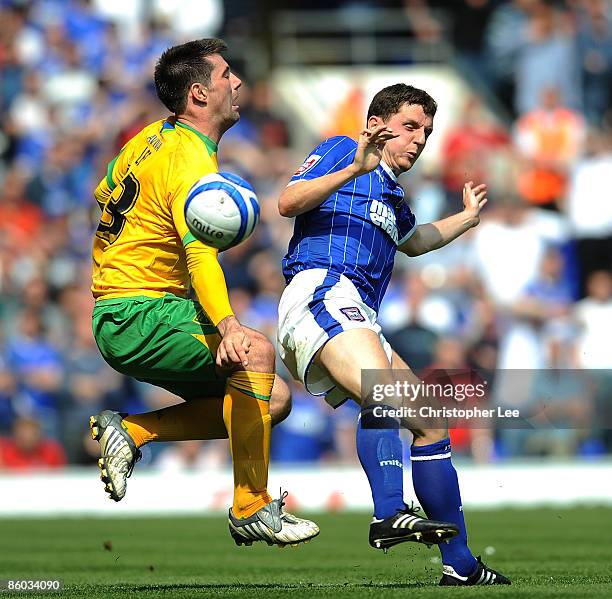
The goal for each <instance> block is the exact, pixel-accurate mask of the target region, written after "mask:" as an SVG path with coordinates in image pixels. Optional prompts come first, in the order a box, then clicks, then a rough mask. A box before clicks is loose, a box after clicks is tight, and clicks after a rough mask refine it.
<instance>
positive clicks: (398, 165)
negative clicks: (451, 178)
mask: <svg viewBox="0 0 612 599" xmlns="http://www.w3.org/2000/svg"><path fill="white" fill-rule="evenodd" d="M381 122H382V119H380V117H370V120H369V122H368V126H369V127H371V126H372V125H377V124H379V123H381ZM386 125H387V127H389V128H390V129H391V130H392V131H393V133H394V134H395V135H397V137H395V138H393V139H391V140H389V141H388V142H387V143H386V144H385V147H384V149H383V160H384V161H385V162H386V163H387V164H388V165H389V166H390V167H391V169H392V170H393V172H394V173H395V174H396V175H399V174H401V173H405V172H406V171H407V170H410V169H411V168H412V165H413V164H414V163H415V162H416V161H417V159H418V157H419V156H420V155H421V152H422V151H423V148H424V147H425V144H426V143H427V138H428V137H429V135H430V134H431V132H432V130H433V117H431V116H428V115H426V114H425V112H423V107H422V106H420V105H419V104H404V105H403V106H402V107H401V108H400V110H399V112H396V113H395V114H394V115H392V116H391V117H389V119H388V121H387V122H386Z"/></svg>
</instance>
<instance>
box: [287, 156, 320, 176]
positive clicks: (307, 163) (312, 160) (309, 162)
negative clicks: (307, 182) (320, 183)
mask: <svg viewBox="0 0 612 599" xmlns="http://www.w3.org/2000/svg"><path fill="white" fill-rule="evenodd" d="M319 160H321V156H319V155H318V154H311V155H310V156H308V158H306V160H304V164H302V166H300V168H299V169H298V170H297V171H295V175H293V176H294V177H297V176H298V175H303V174H304V173H305V172H306V171H309V170H310V169H311V168H312V167H313V166H314V165H315V164H316V163H317V162H319Z"/></svg>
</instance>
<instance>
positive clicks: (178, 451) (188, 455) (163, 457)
mask: <svg viewBox="0 0 612 599" xmlns="http://www.w3.org/2000/svg"><path fill="white" fill-rule="evenodd" d="M228 460H229V446H228V443H227V441H225V440H223V439H216V440H213V441H206V443H205V442H204V441H183V442H182V443H174V444H169V445H168V447H164V448H163V449H162V450H161V451H160V452H159V453H158V455H157V457H156V459H155V462H154V466H155V468H156V469H158V470H162V471H164V472H204V471H207V470H215V469H219V468H221V467H223V466H225V465H227V464H228Z"/></svg>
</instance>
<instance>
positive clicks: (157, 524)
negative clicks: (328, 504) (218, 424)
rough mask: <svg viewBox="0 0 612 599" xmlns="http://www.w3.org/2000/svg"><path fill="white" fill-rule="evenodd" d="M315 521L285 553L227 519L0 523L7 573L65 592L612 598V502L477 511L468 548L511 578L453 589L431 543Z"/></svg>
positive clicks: (359, 523) (2, 566)
mask: <svg viewBox="0 0 612 599" xmlns="http://www.w3.org/2000/svg"><path fill="white" fill-rule="evenodd" d="M313 518H314V519H316V520H317V522H319V524H320V526H321V531H322V532H321V535H320V536H319V537H318V538H317V539H315V540H314V541H312V542H311V543H309V544H308V545H301V546H299V547H297V548H291V547H286V548H284V549H279V548H277V547H268V546H267V545H262V544H256V545H253V546H252V547H236V546H235V545H234V543H233V541H232V540H231V538H230V537H229V535H228V533H227V525H226V523H225V520H224V518H223V517H222V516H213V517H202V518H197V517H174V518H131V519H119V518H117V519H99V518H74V519H48V520H47V519H36V520H0V579H6V578H13V579H14V578H20V579H24V578H44V579H53V578H60V579H62V580H63V582H64V590H63V591H62V592H61V593H60V595H61V596H62V597H99V598H102V597H103V598H104V599H111V598H119V597H121V598H122V599H124V598H129V597H139V598H140V597H142V598H145V597H146V598H150V597H152V598H157V597H165V598H169V599H176V598H187V597H189V598H192V597H206V598H208V597H249V598H250V599H254V598H260V597H266V598H267V597H278V598H281V597H282V598H285V597H309V598H310V597H313V598H316V597H333V598H334V599H339V598H343V597H347V598H348V597H350V598H351V599H354V598H356V597H377V598H383V597H398V598H399V597H402V598H406V597H418V598H419V599H421V598H428V597H449V596H450V595H451V594H452V595H454V596H461V597H492V596H494V595H495V596H501V597H525V598H527V597H528V598H539V597H590V598H593V597H612V570H611V565H612V509H610V508H597V509H596V508H585V509H557V508H549V509H539V510H503V511H481V512H471V513H470V514H468V516H467V520H468V525H469V529H470V531H471V532H470V535H471V536H470V541H471V543H470V544H471V546H472V549H473V550H474V551H475V552H477V553H482V554H483V559H484V560H485V561H487V562H488V563H489V564H491V566H492V567H494V568H496V569H499V570H501V571H502V572H504V573H505V574H507V575H508V576H510V577H511V578H512V580H513V585H512V586H511V587H494V588H493V587H478V588H463V589H450V590H448V589H440V588H439V587H437V586H436V585H437V582H438V579H439V576H440V564H439V563H434V562H433V561H432V558H433V559H435V558H437V557H438V551H437V549H436V548H435V547H433V548H431V549H427V548H425V547H422V546H420V545H415V544H412V543H406V544H403V545H400V546H398V547H395V548H393V549H392V550H391V551H390V552H389V554H388V555H384V554H383V553H382V552H381V551H375V550H374V549H371V548H370V547H369V546H368V544H367V531H368V522H369V517H368V515H367V514H313ZM487 546H491V547H493V548H494V550H495V552H494V554H493V555H486V554H485V548H486V547H487ZM489 552H490V550H489ZM0 596H1V597H9V596H20V597H33V596H47V597H49V596H58V594H50V593H46V594H44V595H42V594H33V593H27V594H25V593H20V594H19V595H15V594H9V593H0Z"/></svg>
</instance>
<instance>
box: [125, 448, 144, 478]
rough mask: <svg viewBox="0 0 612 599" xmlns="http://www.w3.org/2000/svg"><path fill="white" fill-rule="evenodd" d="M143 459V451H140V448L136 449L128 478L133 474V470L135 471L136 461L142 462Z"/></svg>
mask: <svg viewBox="0 0 612 599" xmlns="http://www.w3.org/2000/svg"><path fill="white" fill-rule="evenodd" d="M141 459H142V451H140V449H136V453H135V454H134V459H133V460H132V463H131V464H130V465H129V467H128V471H127V474H126V478H130V476H132V472H134V466H135V465H136V462H140V460H141Z"/></svg>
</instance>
